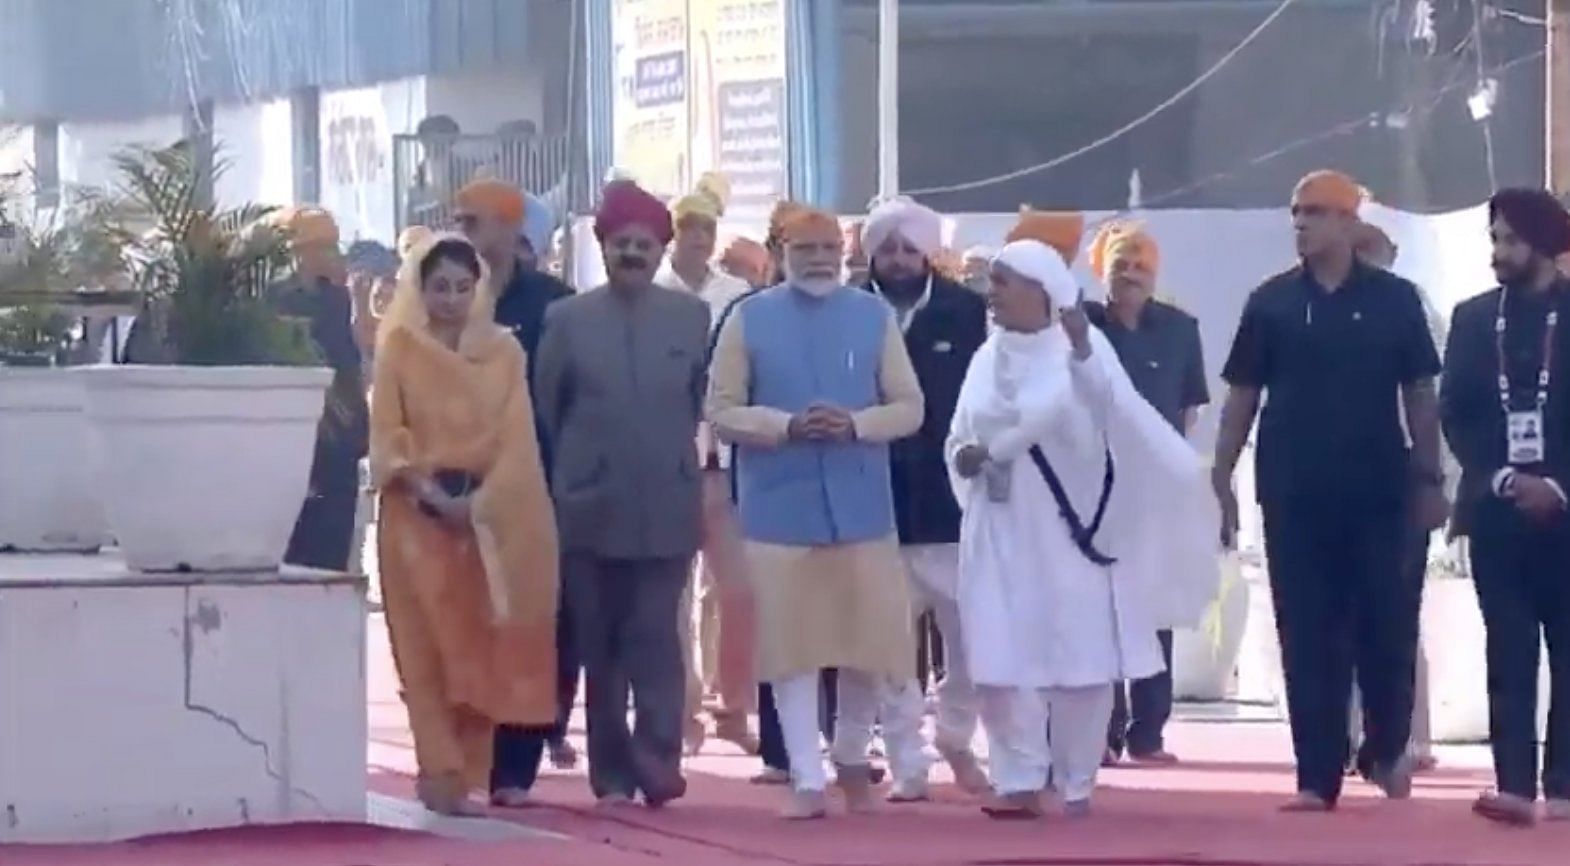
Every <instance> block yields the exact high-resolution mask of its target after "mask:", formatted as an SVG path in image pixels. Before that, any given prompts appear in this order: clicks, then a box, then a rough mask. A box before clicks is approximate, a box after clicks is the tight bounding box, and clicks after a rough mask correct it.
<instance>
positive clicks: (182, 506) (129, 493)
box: [82, 365, 332, 571]
mask: <svg viewBox="0 0 1570 866" xmlns="http://www.w3.org/2000/svg"><path fill="white" fill-rule="evenodd" d="M82 374H83V378H84V381H85V382H86V393H87V399H86V405H87V416H88V420H89V422H90V426H91V428H92V432H93V434H94V440H95V442H96V443H97V445H98V452H99V457H100V470H101V471H100V473H99V476H100V477H99V480H98V486H99V489H100V490H102V491H103V501H104V506H105V508H106V510H107V512H108V515H109V526H110V528H111V529H112V530H113V531H114V534H115V538H116V539H118V541H119V543H120V547H121V548H122V550H123V551H124V553H125V558H126V563H127V564H128V565H129V566H130V567H131V568H132V569H135V570H138V571H269V570H273V569H276V568H277V567H278V565H279V563H280V562H281V561H282V560H283V555H284V551H285V549H286V548H287V547H288V544H289V536H290V534H291V532H292V531H293V529H294V524H295V520H296V518H297V517H298V516H299V513H300V506H301V504H302V503H304V501H305V495H306V491H307V487H308V485H309V481H310V470H311V460H312V456H313V449H314V444H315V441H316V426H317V422H318V421H319V420H320V418H321V415H322V407H323V402H324V395H325V392H326V389H327V386H328V384H329V383H330V382H331V381H332V372H331V371H330V370H326V369H320V368H294V367H139V366H126V365H122V366H104V367H89V368H84V369H83V370H82Z"/></svg>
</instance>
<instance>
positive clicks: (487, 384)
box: [371, 322, 559, 787]
mask: <svg viewBox="0 0 1570 866" xmlns="http://www.w3.org/2000/svg"><path fill="white" fill-rule="evenodd" d="M526 370H527V363H526V360H525V358H524V354H523V350H522V349H521V348H520V347H519V346H518V344H517V342H516V341H515V340H514V339H512V337H511V336H510V335H509V334H507V333H506V332H505V331H503V330H501V329H499V328H495V327H494V326H491V325H490V324H489V323H488V322H485V323H482V324H480V325H477V326H473V327H471V328H469V329H468V330H467V331H466V332H465V334H464V338H463V340H462V341H461V342H460V348H459V350H458V351H453V350H451V349H449V348H447V347H446V346H444V345H442V344H441V343H439V342H437V341H436V340H435V339H433V338H432V337H431V336H429V335H428V334H427V333H425V332H424V331H423V330H422V329H420V328H418V327H395V328H393V329H392V330H391V331H390V332H389V333H387V334H386V335H384V339H383V340H382V343H381V345H380V346H379V347H378V350H377V354H376V373H375V377H374V379H373V392H372V402H371V406H372V408H371V469H372V474H373V478H374V479H375V482H376V484H377V486H378V488H379V489H380V490H381V508H380V514H379V522H378V542H379V556H380V565H381V582H382V592H383V595H384V597H385V602H386V608H387V623H388V630H389V632H390V633H391V638H392V649H393V657H394V661H395V662H396V664H397V667H398V673H399V677H400V679H401V680H402V682H403V698H404V702H405V704H406V705H407V706H408V709H409V720H410V726H411V728H412V730H413V733H414V741H415V752H416V756H417V758H418V761H419V764H420V772H421V775H422V776H424V777H433V778H434V777H445V778H449V779H452V778H457V779H461V780H462V782H463V783H465V784H466V785H467V786H469V787H483V786H485V785H486V784H487V782H488V776H489V774H490V766H491V737H492V730H493V728H494V726H495V725H497V724H500V723H505V724H515V725H546V724H550V723H551V722H553V721H554V720H555V716H556V673H555V672H556V660H555V656H556V649H555V640H556V637H555V631H556V608H557V593H558V591H559V586H558V575H557V566H558V559H557V541H556V524H555V519H554V516H553V512H552V509H551V504H550V499H549V497H548V495H547V493H546V487H545V478H544V473H543V471H542V469H541V466H540V455H539V452H538V446H537V445H536V442H535V438H534V417H533V409H532V407H531V403H530V396H529V390H528V379H527V373H526ZM437 470H461V471H464V472H468V473H471V474H472V475H474V476H476V477H478V478H479V479H481V481H480V485H479V488H478V489H477V491H476V492H475V494H474V495H473V498H472V500H471V504H472V519H471V526H469V527H467V528H454V527H452V526H450V525H448V524H446V523H443V522H441V521H439V520H437V519H436V518H434V517H430V516H428V515H426V514H424V513H422V512H421V511H420V510H419V508H418V507H417V505H416V503H415V500H414V497H413V496H412V494H411V493H410V490H409V487H408V485H407V483H406V480H407V479H408V478H409V477H410V476H411V475H422V476H429V475H431V474H433V473H435V472H436V471H437Z"/></svg>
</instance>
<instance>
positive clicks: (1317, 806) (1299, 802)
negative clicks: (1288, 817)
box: [1281, 791, 1335, 812]
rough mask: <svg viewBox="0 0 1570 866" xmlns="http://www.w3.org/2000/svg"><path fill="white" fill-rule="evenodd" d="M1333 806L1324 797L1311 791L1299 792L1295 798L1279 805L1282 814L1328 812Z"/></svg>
mask: <svg viewBox="0 0 1570 866" xmlns="http://www.w3.org/2000/svg"><path fill="white" fill-rule="evenodd" d="M1333 809H1335V806H1334V805H1333V804H1332V803H1331V802H1330V801H1329V800H1326V799H1325V798H1324V797H1321V796H1319V795H1318V794H1315V793H1313V792H1311V791H1299V792H1297V796H1295V797H1293V798H1292V799H1290V800H1288V801H1286V802H1285V803H1282V804H1281V811H1283V812H1329V811H1331V810H1333Z"/></svg>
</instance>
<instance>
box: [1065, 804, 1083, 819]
mask: <svg viewBox="0 0 1570 866" xmlns="http://www.w3.org/2000/svg"><path fill="white" fill-rule="evenodd" d="M1063 816H1064V817H1065V818H1088V817H1090V801H1089V800H1066V801H1064V803H1063Z"/></svg>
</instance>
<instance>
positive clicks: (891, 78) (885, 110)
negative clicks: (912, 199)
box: [878, 0, 899, 198]
mask: <svg viewBox="0 0 1570 866" xmlns="http://www.w3.org/2000/svg"><path fill="white" fill-rule="evenodd" d="M898 194H899V0H878V198H888V197H890V196H894V195H898Z"/></svg>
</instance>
